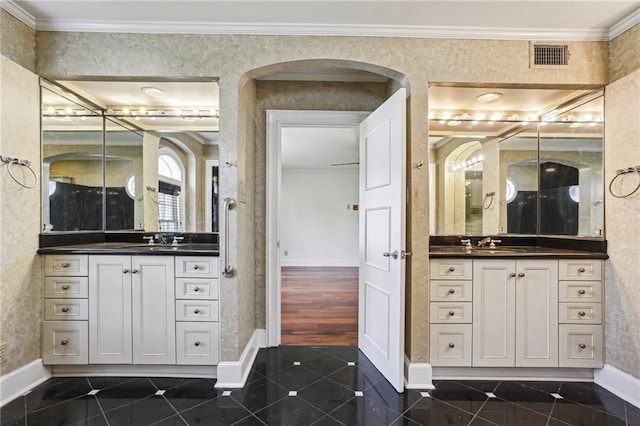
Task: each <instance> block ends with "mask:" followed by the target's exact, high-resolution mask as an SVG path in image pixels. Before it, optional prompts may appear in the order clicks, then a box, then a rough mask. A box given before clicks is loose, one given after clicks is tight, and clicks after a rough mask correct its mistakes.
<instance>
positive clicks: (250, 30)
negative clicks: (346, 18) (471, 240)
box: [36, 20, 609, 41]
mask: <svg viewBox="0 0 640 426" xmlns="http://www.w3.org/2000/svg"><path fill="white" fill-rule="evenodd" d="M36 28H37V30H38V31H59V32H103V33H109V32H118V33H151V34H227V35H273V36H305V35H308V36H342V37H349V36H351V37H406V38H440V39H442V38H447V39H485V40H548V41H608V40H609V31H608V30H580V29H544V28H534V29H518V28H500V27H486V28H485V27H440V26H410V25H333V24H316V25H309V24H283V23H264V24H252V23H213V22H212V23H201V22H182V23H176V22H160V21H156V22H147V21H129V22H106V21H93V22H77V21H62V20H39V21H38V22H37V26H36Z"/></svg>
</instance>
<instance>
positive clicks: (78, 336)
mask: <svg viewBox="0 0 640 426" xmlns="http://www.w3.org/2000/svg"><path fill="white" fill-rule="evenodd" d="M44 265H45V266H44V291H43V293H44V300H43V312H44V321H43V323H42V360H43V363H44V364H46V365H51V364H87V362H88V360H89V356H88V349H89V342H88V319H89V318H88V299H87V298H88V293H89V287H88V278H87V275H88V256H86V255H50V256H47V257H46V258H45V262H44Z"/></svg>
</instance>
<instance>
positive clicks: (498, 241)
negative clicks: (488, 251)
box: [489, 238, 502, 248]
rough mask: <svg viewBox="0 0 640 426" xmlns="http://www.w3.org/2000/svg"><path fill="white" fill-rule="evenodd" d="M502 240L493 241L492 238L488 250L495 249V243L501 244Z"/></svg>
mask: <svg viewBox="0 0 640 426" xmlns="http://www.w3.org/2000/svg"><path fill="white" fill-rule="evenodd" d="M501 242H502V240H494V239H493V238H492V239H491V243H490V244H489V248H496V243H501Z"/></svg>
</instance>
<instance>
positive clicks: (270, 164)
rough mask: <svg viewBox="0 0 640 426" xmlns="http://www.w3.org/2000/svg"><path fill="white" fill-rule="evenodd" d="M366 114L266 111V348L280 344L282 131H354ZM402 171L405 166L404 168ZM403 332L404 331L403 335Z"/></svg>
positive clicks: (352, 112) (366, 112) (358, 112)
mask: <svg viewBox="0 0 640 426" xmlns="http://www.w3.org/2000/svg"><path fill="white" fill-rule="evenodd" d="M370 113H371V112H369V111H307V110H267V151H266V155H267V188H266V190H267V191H266V203H267V216H266V233H267V235H266V265H265V266H266V271H265V276H266V335H267V346H269V347H272V346H279V345H280V342H281V300H280V291H281V285H282V277H281V272H280V247H279V243H280V231H281V226H280V211H281V207H280V191H281V182H282V161H281V160H282V129H283V128H286V127H317V128H322V127H333V128H336V127H342V128H344V127H353V128H359V127H360V123H361V122H362V120H364V119H365V118H366V117H367V116H368V115H369V114H370ZM403 167H404V165H403ZM402 332H404V330H403V331H402Z"/></svg>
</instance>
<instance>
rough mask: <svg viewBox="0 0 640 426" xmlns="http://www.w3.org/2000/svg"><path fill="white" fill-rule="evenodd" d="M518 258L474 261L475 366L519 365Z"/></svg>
mask: <svg viewBox="0 0 640 426" xmlns="http://www.w3.org/2000/svg"><path fill="white" fill-rule="evenodd" d="M515 264H516V262H515V261H514V260H493V259H491V260H489V259H479V260H474V261H473V366H474V367H513V366H514V365H515V318H516V309H515V308H516V306H515V304H516V303H515V302H516V285H515V281H516V272H515V270H516V265H515Z"/></svg>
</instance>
